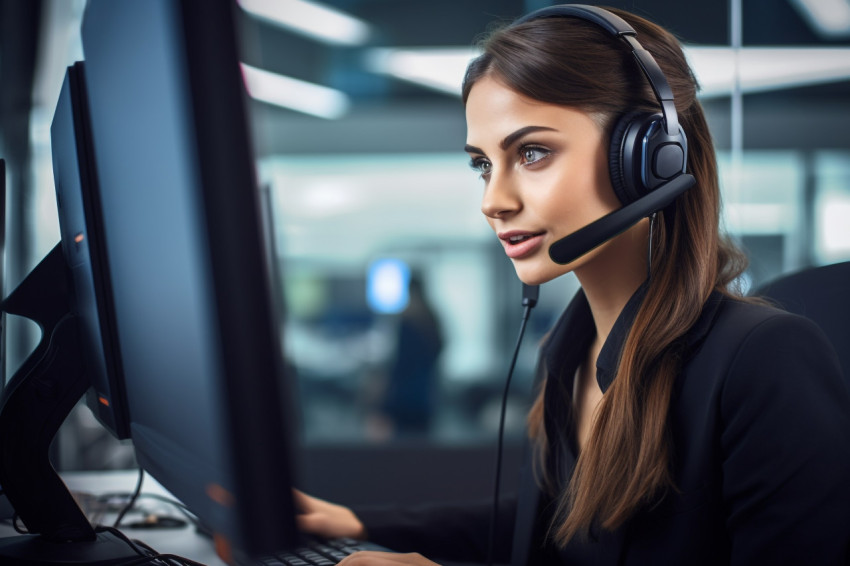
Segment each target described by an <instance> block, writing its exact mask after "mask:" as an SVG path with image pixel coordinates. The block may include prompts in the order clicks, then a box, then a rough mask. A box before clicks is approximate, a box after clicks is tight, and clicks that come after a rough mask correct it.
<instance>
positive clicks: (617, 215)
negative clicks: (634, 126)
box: [549, 173, 696, 265]
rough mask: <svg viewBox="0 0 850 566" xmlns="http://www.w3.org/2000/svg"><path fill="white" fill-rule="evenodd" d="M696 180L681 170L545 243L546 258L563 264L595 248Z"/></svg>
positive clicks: (664, 204) (690, 185)
mask: <svg viewBox="0 0 850 566" xmlns="http://www.w3.org/2000/svg"><path fill="white" fill-rule="evenodd" d="M694 183H696V179H694V177H693V176H692V175H689V174H687V173H682V174H681V175H677V176H676V177H673V179H671V180H670V181H668V182H666V183H664V184H663V185H660V186H658V187H657V188H655V189H653V190H652V191H650V192H649V193H647V194H646V195H644V196H642V197H641V198H639V199H637V200H636V201H634V202H632V203H630V204H627V205H626V206H624V207H622V208H619V209H617V210H615V211H614V212H611V213H608V214H606V215H605V216H603V217H602V218H600V219H599V220H594V221H593V222H591V223H590V224H588V225H587V226H585V227H584V228H580V229H578V230H576V231H575V232H573V233H572V234H570V235H569V236H565V237H563V238H561V239H560V240H558V241H557V242H555V243H554V244H552V245H551V246H549V257H550V258H551V259H552V261H554V262H555V263H558V264H561V265H564V264H567V263H570V262H572V261H575V260H577V259H578V258H580V257H581V256H583V255H584V254H586V253H587V252H589V251H590V250H592V249H594V248H597V247H599V246H601V245H602V244H604V243H605V242H607V241H608V240H610V239H611V238H613V237H614V236H618V235H620V234H622V233H623V232H625V231H626V230H628V229H629V228H631V227H632V226H634V225H635V224H637V223H638V222H639V221H640V220H641V219H642V218H646V217H647V216H649V215H651V214H652V213H654V212H658V211H659V210H661V209H662V208H664V207H665V206H667V205H668V204H670V203H671V202H673V201H674V200H675V199H676V197H678V196H679V195H680V194H682V193H683V192H685V191H686V190H687V189H689V188H690V187H692V186H693V185H694Z"/></svg>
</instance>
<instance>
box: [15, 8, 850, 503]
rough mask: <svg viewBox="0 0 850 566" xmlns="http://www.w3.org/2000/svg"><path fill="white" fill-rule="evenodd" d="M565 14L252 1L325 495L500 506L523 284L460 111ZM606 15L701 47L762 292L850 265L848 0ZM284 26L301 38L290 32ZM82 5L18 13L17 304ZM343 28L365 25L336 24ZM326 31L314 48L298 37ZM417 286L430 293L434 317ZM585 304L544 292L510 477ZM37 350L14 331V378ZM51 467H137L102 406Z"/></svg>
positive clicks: (511, 427) (303, 432)
mask: <svg viewBox="0 0 850 566" xmlns="http://www.w3.org/2000/svg"><path fill="white" fill-rule="evenodd" d="M589 3H595V2H589ZM547 4H548V3H547V2H543V1H539V0H492V1H490V0H488V1H484V0H432V1H428V2H413V1H409V0H325V1H324V2H323V4H321V6H324V7H328V8H332V9H333V10H336V11H338V12H336V13H324V14H319V15H316V14H313V13H312V12H311V10H313V9H315V8H316V6H317V4H314V3H307V2H297V3H296V2H289V1H288V0H279V1H276V2H275V1H270V0H266V1H261V0H242V1H241V8H240V27H241V37H242V41H243V45H242V49H243V62H244V65H245V67H244V68H243V73H244V75H245V78H246V85H247V88H248V90H249V92H250V94H251V101H250V110H251V115H252V119H253V128H254V129H253V134H254V144H255V150H256V155H257V168H258V173H259V178H260V180H261V186H262V188H263V191H264V194H266V195H267V196H268V202H269V203H270V212H271V217H272V219H273V223H272V224H273V229H272V231H271V232H272V238H271V241H272V243H273V246H271V247H272V249H273V251H274V265H275V267H276V275H278V276H279V280H280V282H281V285H280V287H279V290H280V292H281V297H282V302H283V304H284V305H285V309H284V313H283V314H282V315H281V324H282V326H283V328H284V340H285V350H286V352H287V357H288V361H289V365H290V367H291V369H292V373H293V375H294V376H296V383H297V388H296V391H297V396H298V403H297V406H298V412H299V414H298V419H297V421H298V422H299V423H300V430H299V431H298V434H299V436H300V438H301V439H302V441H303V442H302V444H303V446H304V453H303V458H302V460H301V463H300V465H301V466H302V468H303V469H302V477H303V481H304V485H305V487H307V488H308V489H313V490H314V491H318V492H319V493H320V494H321V495H324V496H327V497H330V498H334V499H337V500H343V501H346V502H355V501H358V500H364V501H367V500H370V501H374V500H386V501H391V500H398V501H405V500H414V499H428V498H433V497H438V496H446V497H454V496H459V495H461V494H463V493H469V492H470V489H471V490H472V492H474V493H476V494H477V493H481V494H485V493H488V491H487V490H488V489H489V487H488V482H489V478H490V473H491V470H492V464H493V453H494V446H495V434H496V429H497V424H498V409H499V403H500V397H501V393H502V389H503V384H504V378H505V374H506V371H507V367H508V363H509V356H510V353H511V351H512V348H513V345H514V341H515V339H516V333H517V330H518V325H519V316H520V312H521V307H520V286H519V283H518V281H517V280H516V278H515V276H514V274H513V269H512V267H511V265H510V262H509V261H508V259H507V258H506V257H505V256H504V253H503V251H502V249H501V246H500V245H499V244H498V242H497V241H496V239H495V238H494V237H493V235H492V233H491V231H490V229H489V227H488V226H487V224H486V222H485V221H484V218H483V216H482V214H481V213H480V211H479V199H480V196H481V183H480V181H479V180H478V179H477V178H476V175H475V174H474V173H473V172H472V171H471V170H470V169H469V167H468V166H467V157H466V156H465V154H464V153H463V152H462V147H463V144H464V139H465V125H464V118H463V108H462V105H461V102H460V99H459V94H458V93H459V85H460V79H461V76H462V72H463V67H464V65H465V62H466V61H468V60H469V58H470V57H471V56H472V55H473V54H474V53H475V47H474V45H475V43H474V42H475V39H476V38H477V37H479V36H480V35H481V34H482V33H483V32H485V31H486V30H487V29H489V28H490V27H491V26H492V25H494V23H497V22H499V21H501V22H508V21H510V20H511V19H513V18H514V17H516V16H518V15H520V14H522V13H525V12H527V11H529V10H531V9H535V8H539V7H542V6H544V5H547ZM605 4H606V5H611V6H617V7H622V8H626V9H629V10H632V11H634V12H636V13H638V14H641V15H644V16H646V17H649V18H650V19H652V20H654V21H656V22H658V23H660V24H662V25H664V26H665V27H667V28H668V29H671V30H672V31H674V32H675V33H676V34H677V35H678V36H679V37H680V38H681V40H682V41H683V43H684V44H685V45H686V49H687V52H688V56H689V58H690V60H691V61H692V64H693V66H694V68H695V71H696V73H697V78H698V80H699V81H700V82H701V84H702V86H703V94H702V103H703V105H704V106H705V108H706V111H707V114H708V118H709V123H710V127H711V129H712V132H713V135H714V139H715V142H716V146H717V150H718V158H719V162H720V166H721V175H722V190H723V198H724V223H725V227H726V229H727V230H728V231H729V232H730V233H731V234H732V235H733V236H734V237H735V238H736V239H737V240H738V241H739V242H740V243H741V245H742V246H743V247H744V248H745V249H746V250H747V252H748V254H749V257H750V261H751V266H750V269H749V270H748V272H747V273H746V276H745V279H744V280H743V281H742V284H743V285H744V287H745V288H757V287H758V286H759V285H761V284H762V283H764V282H766V281H768V280H770V279H772V278H774V277H776V276H778V275H780V274H783V273H788V272H792V271H796V270H798V269H801V268H804V267H808V266H814V265H823V264H828V263H834V262H837V261H844V260H847V259H850V223H848V220H847V219H848V218H850V133H848V132H850V0H833V1H832V2H822V3H818V2H816V1H815V0H811V1H810V0H730V1H715V0H712V1H709V2H698V3H685V2H677V1H675V0H631V1H628V2H618V1H614V0H611V1H609V2H606V3H605ZM824 5H826V6H827V7H826V8H824V9H823V10H825V14H826V17H825V18H824V17H823V11H821V12H819V11H818V10H819V8H818V6H824ZM275 7H278V8H283V11H284V12H285V13H286V14H287V15H289V16H293V15H294V16H304V17H305V21H290V22H288V23H285V24H281V23H279V22H277V23H276V22H275V21H274V18H275V17H276V14H275V13H274V8H275ZM84 8H85V1H84V0H28V1H24V0H0V156H2V157H4V158H5V159H6V160H7V168H8V173H7V179H8V191H7V192H8V195H7V227H6V257H5V279H6V281H5V289H4V292H5V293H8V292H9V291H10V290H11V289H12V288H14V286H15V285H17V283H18V282H20V280H21V279H22V278H23V277H24V275H25V274H26V273H27V272H28V271H29V270H30V269H31V268H32V267H34V266H35V265H36V263H37V262H38V261H39V260H40V259H41V258H42V257H43V256H44V255H45V254H46V253H47V252H48V251H49V250H50V249H51V248H52V247H53V245H55V243H56V242H57V241H58V237H59V232H58V223H57V219H56V208H55V201H54V193H53V185H52V182H53V177H52V166H51V155H50V138H49V126H50V121H51V119H52V115H53V109H54V106H55V103H56V99H57V97H58V91H59V86H60V85H61V81H62V78H63V75H64V69H65V67H66V66H67V65H69V64H70V63H72V62H73V61H76V60H81V59H83V53H82V48H81V46H80V41H79V28H80V20H81V17H82V13H83V10H84ZM339 13H342V14H344V15H347V16H351V17H352V18H351V19H347V18H346V19H341V20H340V23H339V27H335V26H336V23H335V22H336V16H337V15H338V14H339ZM198 17H203V15H202V14H199V15H198ZM296 20H298V18H296ZM311 22H312V23H316V22H320V23H321V25H320V26H318V27H319V29H318V30H309V29H305V27H303V24H305V23H306V24H309V23H311ZM323 34H324V35H323ZM293 79H294V81H293ZM152 166H155V164H152ZM152 229H155V227H152ZM409 279H416V280H418V281H419V282H421V291H422V297H423V298H422V299H421V304H419V306H417V307H416V308H414V307H413V306H409V305H413V303H417V299H415V298H412V297H414V296H415V295H416V291H415V290H410V291H408V286H407V285H408V280H409ZM144 284H145V282H144V281H140V282H139V285H144ZM577 286H578V284H577V282H576V281H575V279H574V278H573V277H572V276H566V277H563V278H561V279H559V280H557V281H554V282H551V283H548V284H546V285H544V286H543V288H542V290H541V301H540V305H539V306H538V308H537V309H536V310H535V312H534V313H533V314H532V319H531V323H530V326H529V330H528V333H527V336H526V340H525V344H524V347H523V349H522V351H521V354H520V357H519V361H518V364H517V370H516V373H515V378H514V384H513V387H512V393H511V397H510V402H509V406H508V413H507V417H508V418H507V437H508V454H507V456H508V462H509V466H510V465H513V463H515V461H516V459H517V458H516V456H517V454H518V453H519V450H520V448H519V446H520V442H519V441H520V439H521V437H522V433H523V419H524V411H525V410H526V409H527V407H528V405H529V402H530V399H531V396H532V391H531V381H532V377H533V373H534V363H535V352H536V345H537V344H538V343H539V341H540V340H541V338H542V337H543V335H544V334H545V332H546V331H547V329H548V327H549V325H550V324H551V323H552V322H553V320H554V319H555V318H556V317H557V316H558V314H559V313H560V311H561V310H562V309H563V308H564V306H565V305H566V304H567V302H568V300H569V298H570V297H571V295H572V294H573V292H574V291H575V290H576V289H577ZM423 305H424V306H423ZM408 307H409V308H408ZM405 310H406V314H405ZM414 311H415V312H414ZM423 313H426V314H424V315H423ZM427 313H430V314H427ZM423 317H424V319H426V322H419V321H420V320H421V319H423ZM412 319H415V320H413V323H411V320H412ZM423 326H427V327H429V328H430V329H431V330H429V331H427V332H426V334H425V335H424V336H425V337H422V336H421V335H420V336H419V337H416V335H414V338H413V342H412V343H413V344H419V345H422V344H431V347H430V348H413V347H408V346H405V345H404V344H407V343H408V342H406V340H408V336H409V335H410V334H409V332H407V331H406V330H405V329H409V328H422V327H423ZM435 329H437V330H435ZM36 333H37V329H35V328H34V327H33V326H32V325H30V324H29V323H27V322H26V321H20V320H10V323H9V331H8V336H7V346H6V348H7V354H8V356H7V358H8V363H7V372H10V371H13V370H14V368H15V367H16V364H17V363H19V361H20V360H21V359H22V358H23V357H25V355H26V353H27V351H28V349H29V348H30V347H31V345H32V344H33V343H34V340H35V336H36ZM436 336H439V337H440V339H437V338H436ZM399 354H401V355H402V359H401V360H400V362H401V364H400V365H402V366H403V367H404V368H405V369H406V370H408V372H407V374H409V373H411V372H410V370H411V369H412V368H427V367H429V364H431V363H432V362H433V368H434V369H433V372H431V373H430V374H429V373H428V372H427V371H423V372H422V374H423V375H421V376H418V377H417V379H416V384H413V387H414V388H413V389H411V388H410V386H411V385H412V383H411V382H412V381H413V380H412V379H411V380H408V381H407V382H405V381H401V382H398V381H397V380H395V379H394V375H397V374H398V372H397V370H396V369H395V368H396V367H397V366H398V365H399V363H398V362H399V360H398V359H397V358H398V356H399ZM405 386H407V389H405ZM55 459H56V461H57V464H58V466H59V467H60V468H63V469H104V468H126V467H132V466H133V457H132V450H131V448H130V447H129V446H128V445H126V444H119V443H117V442H114V441H111V440H110V438H108V436H107V434H106V433H105V432H104V431H103V430H102V429H101V428H100V427H99V425H98V424H97V423H96V422H94V420H93V418H92V417H91V415H90V414H89V413H88V411H87V409H84V408H81V409H80V410H79V411H75V412H74V413H73V414H72V415H71V417H70V418H69V421H68V423H67V425H66V426H65V427H64V428H63V430H62V432H61V434H60V438H59V442H58V443H57V446H56V453H55ZM449 463H451V466H449V465H448V464H449ZM343 469H344V470H345V472H344V473H341V470H343ZM481 474H485V475H484V477H483V478H482V477H481ZM341 476H345V477H344V481H341V480H343V478H342V477H341ZM506 483H508V482H506ZM410 485H418V486H419V489H418V491H417V492H416V494H415V495H411V493H410V492H411V490H410V489H409V486H410Z"/></svg>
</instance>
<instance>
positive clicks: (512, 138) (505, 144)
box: [463, 126, 557, 155]
mask: <svg viewBox="0 0 850 566" xmlns="http://www.w3.org/2000/svg"><path fill="white" fill-rule="evenodd" d="M556 131H557V130H556V129H555V128H550V127H548V126H525V127H523V128H520V129H518V130H517V131H515V132H512V133H510V134H508V135H506V136H505V139H503V140H502V141H501V142H499V147H500V148H502V151H504V150H506V149H508V148H509V147H511V146H512V145H513V144H514V143H516V141H517V140H518V139H520V138H521V137H523V136H524V135H526V134H530V133H532V132H556ZM463 150H464V151H465V152H466V153H480V154H482V155H484V151H482V150H481V148H479V147H475V146H474V145H469V144H466V145H465V146H463Z"/></svg>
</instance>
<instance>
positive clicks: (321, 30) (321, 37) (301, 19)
mask: <svg viewBox="0 0 850 566" xmlns="http://www.w3.org/2000/svg"><path fill="white" fill-rule="evenodd" d="M239 5H240V6H242V9H244V10H245V11H246V12H248V13H249V14H252V15H254V16H256V17H258V18H261V19H263V20H266V21H267V22H270V23H272V24H274V25H277V26H279V27H283V28H285V29H288V30H290V31H293V32H295V33H300V34H302V35H306V36H308V37H311V38H313V39H316V40H318V41H322V42H324V43H329V44H331V45H363V44H364V43H366V42H367V41H368V40H369V36H370V34H371V31H370V29H369V25H368V24H366V23H365V22H363V21H362V20H359V19H357V18H355V17H353V16H349V15H348V14H344V13H342V12H340V11H338V10H334V9H332V8H329V7H327V6H323V5H322V4H319V3H316V2H307V1H305V0H239Z"/></svg>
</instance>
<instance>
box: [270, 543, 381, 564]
mask: <svg viewBox="0 0 850 566" xmlns="http://www.w3.org/2000/svg"><path fill="white" fill-rule="evenodd" d="M358 550H384V551H386V549H385V548H382V547H379V546H378V545H375V544H371V543H368V542H363V541H359V540H354V539H348V538H340V539H332V540H311V541H309V542H308V543H306V544H305V546H303V547H300V548H296V549H294V550H289V551H286V552H281V553H279V554H275V555H274V556H267V557H264V558H260V559H258V560H257V561H256V562H254V566H333V565H334V564H337V563H338V562H339V561H340V560H342V559H343V558H345V557H346V556H348V555H349V554H352V553H354V552H357V551H358Z"/></svg>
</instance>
